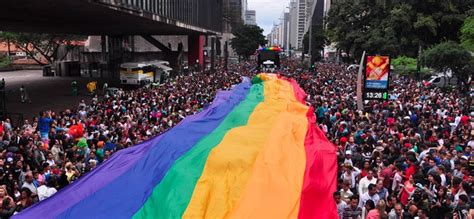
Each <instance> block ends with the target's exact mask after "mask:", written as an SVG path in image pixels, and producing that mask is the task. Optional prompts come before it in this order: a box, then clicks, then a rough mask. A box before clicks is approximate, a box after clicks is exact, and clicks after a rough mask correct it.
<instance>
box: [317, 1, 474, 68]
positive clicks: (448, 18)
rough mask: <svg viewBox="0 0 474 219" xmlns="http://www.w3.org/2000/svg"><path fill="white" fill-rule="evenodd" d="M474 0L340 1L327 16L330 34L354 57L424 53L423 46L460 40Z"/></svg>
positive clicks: (341, 47)
mask: <svg viewBox="0 0 474 219" xmlns="http://www.w3.org/2000/svg"><path fill="white" fill-rule="evenodd" d="M472 2H473V1H472V0H449V1H434V0H430V1H415V0H408V1H399V0H354V1H337V2H335V3H334V5H332V6H331V9H330V10H329V12H328V16H327V18H326V24H327V30H328V37H329V39H330V41H331V42H333V43H335V44H336V47H337V48H338V49H339V50H342V51H344V52H346V53H347V54H348V55H349V56H350V57H352V59H358V58H359V57H360V55H361V54H362V52H363V51H364V50H365V51H367V52H368V53H379V54H390V55H392V56H394V57H397V56H399V55H406V56H410V57H416V56H418V55H421V53H422V50H423V48H427V47H430V46H432V45H435V44H437V43H440V42H443V41H447V40H453V41H458V40H459V36H460V34H459V32H460V31H459V30H460V28H461V26H462V24H463V21H464V19H465V18H466V17H467V15H468V14H469V13H468V11H469V10H470V8H472V5H473V4H472Z"/></svg>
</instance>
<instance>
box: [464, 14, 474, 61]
mask: <svg viewBox="0 0 474 219" xmlns="http://www.w3.org/2000/svg"><path fill="white" fill-rule="evenodd" d="M461 45H462V46H463V47H464V48H466V49H468V50H469V51H471V52H474V16H472V15H471V16H470V17H468V18H467V19H466V20H465V21H464V25H463V26H462V28H461Z"/></svg>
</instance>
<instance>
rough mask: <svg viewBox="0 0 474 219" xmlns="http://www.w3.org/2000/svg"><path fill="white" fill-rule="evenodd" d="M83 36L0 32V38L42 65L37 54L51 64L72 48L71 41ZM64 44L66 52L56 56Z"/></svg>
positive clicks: (82, 38)
mask: <svg viewBox="0 0 474 219" xmlns="http://www.w3.org/2000/svg"><path fill="white" fill-rule="evenodd" d="M84 39H85V37H84V36H77V35H57V34H38V33H14V32H1V33H0V40H2V41H9V42H10V43H12V44H14V45H15V47H17V48H18V49H20V50H21V51H23V52H25V53H26V54H27V55H28V56H29V57H31V58H32V59H33V60H35V61H36V62H37V63H38V64H40V65H43V64H45V63H42V62H41V60H40V59H39V58H38V56H37V55H41V56H42V57H44V58H45V59H46V60H47V61H48V64H53V63H54V62H55V61H56V60H62V59H64V57H65V56H66V55H67V52H69V51H70V50H71V49H72V48H73V45H72V42H73V41H75V40H84ZM62 45H64V46H66V51H67V52H66V54H64V55H63V57H58V50H59V48H60V46H62Z"/></svg>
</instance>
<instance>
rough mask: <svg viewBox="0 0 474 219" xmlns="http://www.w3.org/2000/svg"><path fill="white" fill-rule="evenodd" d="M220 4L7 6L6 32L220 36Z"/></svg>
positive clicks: (2, 10)
mask: <svg viewBox="0 0 474 219" xmlns="http://www.w3.org/2000/svg"><path fill="white" fill-rule="evenodd" d="M221 29H222V1H220V0H2V1H1V7H0V30H4V31H17V32H40V33H64V34H66V33H67V34H81V35H141V34H147V35H189V34H217V33H219V32H221Z"/></svg>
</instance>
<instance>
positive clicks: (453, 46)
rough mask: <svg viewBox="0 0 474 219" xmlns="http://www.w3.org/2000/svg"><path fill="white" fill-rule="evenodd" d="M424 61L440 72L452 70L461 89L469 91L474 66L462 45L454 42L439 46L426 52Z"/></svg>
mask: <svg viewBox="0 0 474 219" xmlns="http://www.w3.org/2000/svg"><path fill="white" fill-rule="evenodd" d="M423 59H424V61H425V63H426V65H428V66H429V67H432V68H434V69H436V70H438V71H441V72H446V71H448V70H451V71H452V72H453V74H454V75H455V76H457V78H458V81H459V82H460V85H461V89H463V90H467V87H468V86H467V85H468V82H469V80H470V79H469V78H470V76H471V75H472V73H473V72H472V67H474V66H472V56H471V54H470V53H469V51H467V50H466V49H465V48H463V47H462V46H461V45H459V44H458V43H456V42H453V41H447V42H443V43H440V44H437V45H435V46H433V47H431V48H429V49H428V50H426V51H425V53H424V54H423Z"/></svg>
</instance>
